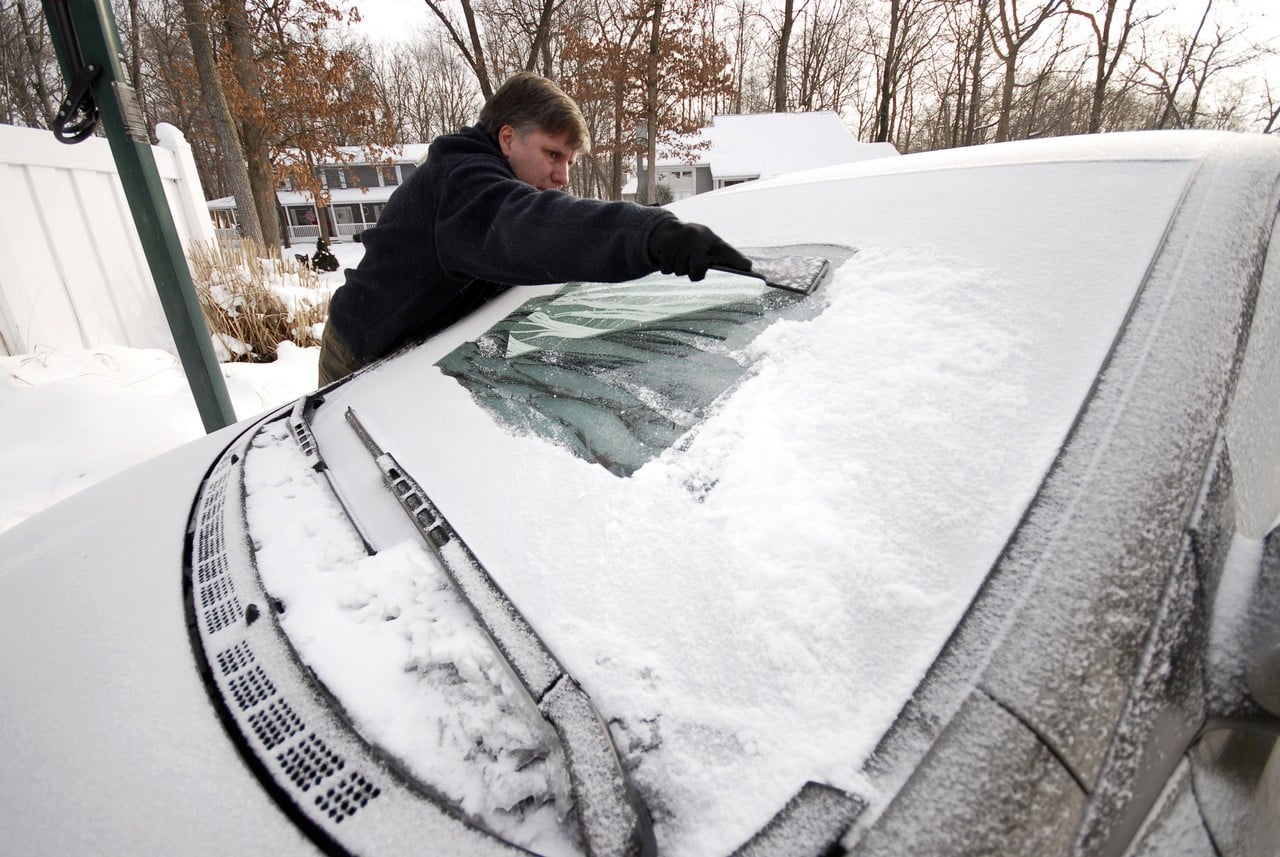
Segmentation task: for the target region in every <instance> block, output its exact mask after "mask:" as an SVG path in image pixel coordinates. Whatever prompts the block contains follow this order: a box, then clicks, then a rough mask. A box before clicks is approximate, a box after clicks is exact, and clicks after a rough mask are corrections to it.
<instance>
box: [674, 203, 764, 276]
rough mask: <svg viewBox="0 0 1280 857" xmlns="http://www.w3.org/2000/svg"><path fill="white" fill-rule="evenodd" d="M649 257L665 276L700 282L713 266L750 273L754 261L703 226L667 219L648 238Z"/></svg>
mask: <svg viewBox="0 0 1280 857" xmlns="http://www.w3.org/2000/svg"><path fill="white" fill-rule="evenodd" d="M649 256H650V257H651V258H652V259H653V262H654V264H655V265H657V266H658V270H660V271H662V273H664V274H677V275H679V276H688V278H689V279H691V280H695V281H696V280H701V279H702V278H703V277H705V276H706V275H707V269H708V268H710V267H712V266H722V267H726V268H737V269H738V270H741V271H750V270H751V260H750V259H748V258H747V257H746V256H743V255H742V254H741V253H739V252H738V251H737V250H735V249H733V248H732V247H730V246H729V245H728V244H726V243H725V241H724V239H723V238H721V237H720V236H719V235H717V234H715V233H714V232H712V231H711V230H710V229H708V228H707V227H705V226H703V225H702V224H700V223H683V222H681V221H679V220H676V219H674V218H673V219H671V220H664V221H663V222H662V223H659V224H658V225H657V227H655V228H654V230H653V234H652V235H650V236H649Z"/></svg>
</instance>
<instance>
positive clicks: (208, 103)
mask: <svg viewBox="0 0 1280 857" xmlns="http://www.w3.org/2000/svg"><path fill="white" fill-rule="evenodd" d="M182 14H183V17H184V18H185V19H186V25H187V27H186V28H187V38H188V39H189V40H190V42H191V52H192V54H193V55H194V57H195V64H196V74H197V75H198V76H199V79H200V94H201V101H202V103H203V105H204V109H205V112H206V113H207V114H208V115H209V121H210V122H211V123H212V124H213V131H214V134H215V135H216V137H217V139H218V149H219V151H220V152H221V153H222V161H223V169H224V170H225V171H226V174H227V183H228V184H229V185H230V186H231V194H232V196H233V197H235V201H236V221H237V222H238V223H239V225H240V232H241V233H242V234H243V235H244V236H246V237H248V238H252V239H254V240H255V241H262V224H261V222H260V221H259V219H258V211H257V208H256V207H255V205H254V201H253V191H252V189H251V186H250V183H249V174H248V171H247V170H246V169H245V162H244V156H243V154H242V152H241V149H240V138H239V137H238V136H236V129H235V125H234V123H233V122H232V119H231V111H230V110H228V109H227V100H226V97H225V96H224V94H223V92H222V82H221V81H220V80H219V78H218V68H217V65H216V64H215V63H214V58H213V43H212V42H211V41H210V39H209V27H208V22H207V21H206V20H205V17H204V10H203V8H202V7H201V3H200V0H182Z"/></svg>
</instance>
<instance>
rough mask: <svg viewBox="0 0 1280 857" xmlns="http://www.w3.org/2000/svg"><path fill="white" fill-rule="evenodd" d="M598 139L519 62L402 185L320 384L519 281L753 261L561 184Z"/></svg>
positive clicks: (376, 233)
mask: <svg viewBox="0 0 1280 857" xmlns="http://www.w3.org/2000/svg"><path fill="white" fill-rule="evenodd" d="M588 145H589V140H588V133H587V127H586V122H585V121H584V120H583V118H582V113H581V112H580V111H579V109H578V106H577V104H575V103H574V102H573V100H572V99H571V98H569V96H567V95H565V93H564V92H563V91H561V90H560V88H559V87H558V86H556V85H555V84H554V83H552V82H551V81H550V80H548V79H546V78H544V77H539V76H538V75H535V74H531V73H528V72H523V73H520V74H517V75H516V76H514V77H513V78H511V79H510V80H508V81H507V82H506V83H505V84H503V85H502V87H501V88H500V89H499V90H498V91H497V92H496V93H494V95H493V97H492V98H490V99H489V101H488V102H487V103H486V104H485V106H484V109H483V110H481V112H480V118H479V121H478V123H477V125H476V126H475V127H465V128H462V129H461V130H460V131H458V132H457V133H456V134H448V135H443V136H441V137H438V138H436V140H435V141H434V142H433V143H432V144H431V148H430V149H429V151H428V155H427V160H426V162H425V163H424V164H423V166H422V167H420V168H419V169H418V170H416V171H415V172H414V173H413V175H411V176H410V177H409V179H408V181H406V182H405V183H404V184H403V185H401V186H400V187H399V188H397V189H396V192H395V193H394V194H392V196H391V199H390V200H388V201H387V205H386V208H385V209H384V210H383V212H382V216H381V217H380V218H379V219H378V224H377V226H374V227H372V228H370V229H368V230H366V231H365V232H364V234H363V236H362V239H363V242H364V245H365V253H364V258H363V259H362V260H361V262H360V264H359V266H357V267H356V268H354V269H352V268H349V269H347V276H346V282H345V283H344V284H343V286H342V287H341V288H339V289H338V290H337V291H336V292H335V293H334V295H333V300H332V302H331V304H330V310H329V322H328V324H327V325H326V326H325V331H324V337H323V341H322V344H321V349H320V383H321V385H324V384H328V383H330V382H332V381H335V380H337V379H338V378H341V377H343V376H345V375H348V374H350V373H351V372H354V371H355V370H356V369H358V368H360V367H361V366H363V365H365V364H367V363H372V362H373V361H375V360H377V359H379V358H381V357H384V356H386V355H387V354H390V353H391V352H392V351H394V350H396V349H397V348H399V347H400V346H402V345H404V344H405V343H407V342H412V341H416V340H419V339H422V338H424V337H426V336H429V335H431V334H433V333H436V332H437V331H439V330H442V329H443V328H445V327H447V326H448V325H450V324H452V323H453V322H455V321H457V320H458V319H460V318H462V317H463V316H465V315H467V314H468V313H470V312H472V311H473V310H475V309H476V308H477V307H479V306H481V305H482V304H484V303H485V302H486V301H488V300H490V299H492V298H493V297H495V296H496V295H498V294H500V293H501V292H503V291H505V290H506V289H507V288H509V287H510V286H518V285H536V284H544V283H557V282H564V281H568V280H589V281H593V282H621V281H623V280H630V279H634V278H636V277H641V276H644V275H645V274H649V273H652V272H653V271H655V270H661V271H662V272H663V273H666V274H678V275H682V276H688V277H689V278H690V279H693V280H700V279H702V278H703V277H704V276H705V275H706V272H707V269H708V268H710V267H711V266H713V265H727V266H732V267H737V268H747V269H749V268H750V267H751V263H750V261H749V260H747V259H746V258H745V257H743V256H742V255H741V254H740V253H739V252H738V251H736V250H734V249H733V248H732V247H730V246H729V245H728V244H726V243H725V242H724V241H723V240H721V239H720V238H719V237H718V236H717V235H716V234H715V233H714V232H712V231H711V230H710V229H707V228H706V227H705V226H700V225H698V224H693V223H683V222H681V221H680V220H679V219H677V218H676V217H675V216H674V215H673V214H671V213H670V212H669V211H666V210H664V209H661V208H648V207H645V206H640V205H635V204H632V203H628V202H602V201H600V200H590V199H580V198H578V197H574V196H571V195H569V194H567V193H563V192H561V191H560V190H559V189H560V188H562V187H564V186H566V185H567V184H568V183H569V170H570V169H571V168H572V166H573V163H574V160H575V159H576V158H577V156H578V155H579V154H580V153H581V152H584V151H586V150H587V147H588Z"/></svg>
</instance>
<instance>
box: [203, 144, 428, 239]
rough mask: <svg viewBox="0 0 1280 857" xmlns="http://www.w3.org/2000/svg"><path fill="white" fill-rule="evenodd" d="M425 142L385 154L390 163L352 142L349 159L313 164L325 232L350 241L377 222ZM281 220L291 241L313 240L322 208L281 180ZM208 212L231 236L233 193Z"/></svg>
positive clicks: (420, 159) (346, 149)
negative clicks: (323, 197) (325, 197)
mask: <svg viewBox="0 0 1280 857" xmlns="http://www.w3.org/2000/svg"><path fill="white" fill-rule="evenodd" d="M427 146H428V144H427V143H409V144H406V145H403V146H397V147H394V148H393V149H391V150H390V151H389V152H388V155H389V156H390V158H391V160H392V163H390V164H387V163H385V162H379V163H373V162H371V161H370V160H369V159H368V157H367V155H366V153H365V152H364V151H363V150H362V149H360V148H357V147H354V146H345V147H342V151H343V153H344V154H346V155H347V156H348V157H350V159H351V160H349V161H348V162H347V163H333V162H330V163H323V164H320V165H318V166H317V167H316V171H317V172H318V173H319V176H320V181H321V183H322V184H323V186H324V187H325V188H326V189H327V190H328V191H329V207H328V208H327V209H325V210H324V211H325V213H326V214H327V216H328V218H329V235H330V238H331V239H332V240H333V241H342V240H347V239H351V238H353V237H354V236H357V235H359V234H360V233H361V232H363V231H364V230H366V229H368V228H369V227H370V226H372V225H373V224H374V223H376V222H377V220H378V216H379V215H380V214H382V207H383V206H384V205H386V202H387V200H388V199H390V198H391V194H392V192H393V191H394V190H395V189H396V188H397V187H399V186H400V185H401V184H403V183H404V181H405V179H407V178H408V177H409V175H410V174H411V173H412V172H413V171H414V170H416V169H417V168H418V167H419V166H420V165H421V164H422V162H423V161H424V160H426V157H427ZM276 199H277V200H278V201H279V213H280V217H281V219H282V222H283V223H285V224H287V225H288V228H289V241H290V243H314V242H315V240H316V239H317V238H318V237H320V217H321V210H320V209H318V208H317V207H316V205H315V200H314V199H312V195H311V193H310V192H308V191H304V190H295V189H294V187H293V184H292V182H289V181H286V182H284V183H283V184H282V185H281V186H280V188H279V189H277V191H276ZM208 207H209V214H210V216H211V217H212V218H213V221H214V224H215V225H216V226H217V229H218V232H219V234H220V235H222V234H232V235H234V234H235V230H236V201H235V199H234V198H233V197H229V196H227V197H223V198H221V199H215V200H210V201H209V203H208Z"/></svg>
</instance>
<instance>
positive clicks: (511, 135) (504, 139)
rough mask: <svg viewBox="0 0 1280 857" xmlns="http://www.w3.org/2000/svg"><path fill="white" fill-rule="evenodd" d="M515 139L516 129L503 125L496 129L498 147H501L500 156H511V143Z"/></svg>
mask: <svg viewBox="0 0 1280 857" xmlns="http://www.w3.org/2000/svg"><path fill="white" fill-rule="evenodd" d="M515 138H516V129H515V128H514V127H512V126H511V125H503V126H502V127H501V128H500V129H498V145H499V146H501V147H502V154H503V155H505V156H507V157H510V156H511V141H512V140H514V139H515Z"/></svg>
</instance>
